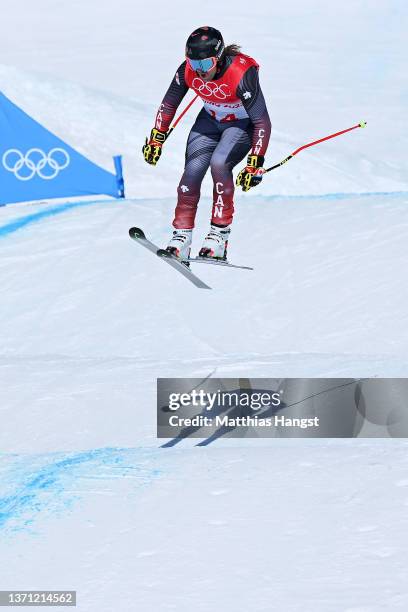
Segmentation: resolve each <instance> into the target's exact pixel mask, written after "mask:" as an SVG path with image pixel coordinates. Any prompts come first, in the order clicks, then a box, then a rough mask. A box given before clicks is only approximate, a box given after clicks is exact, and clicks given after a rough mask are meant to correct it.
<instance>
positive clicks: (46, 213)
mask: <svg viewBox="0 0 408 612" xmlns="http://www.w3.org/2000/svg"><path fill="white" fill-rule="evenodd" d="M111 203H114V204H116V205H117V204H118V201H117V200H88V201H86V202H67V203H66V204H60V205H58V206H53V207H52V208H47V209H45V210H40V211H39V212H36V213H32V214H31V215H25V216H24V217H19V218H18V219H15V221H10V222H9V223H6V224H5V225H0V238H5V237H6V236H8V235H9V234H13V233H14V232H16V231H17V230H19V229H22V228H23V227H26V226H27V225H32V224H33V223H38V222H39V221H42V220H43V219H46V218H47V217H54V216H56V215H60V214H62V213H64V212H67V211H68V210H71V209H72V208H82V207H84V206H92V205H94V204H104V205H106V204H111Z"/></svg>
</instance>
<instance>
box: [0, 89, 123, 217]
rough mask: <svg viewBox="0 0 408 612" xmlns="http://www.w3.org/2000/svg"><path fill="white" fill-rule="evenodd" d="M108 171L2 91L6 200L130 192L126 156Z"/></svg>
mask: <svg viewBox="0 0 408 612" xmlns="http://www.w3.org/2000/svg"><path fill="white" fill-rule="evenodd" d="M114 162H115V171H116V174H112V173H110V172H107V171H106V170H104V169H103V168H101V167H100V166H97V165H96V164H94V163H93V162H91V161H90V160H89V159H87V158H86V157H84V156H83V155H81V154H80V153H78V152H77V151H75V149H73V148H72V147H70V146H69V145H67V144H66V143H65V142H64V141H63V140H60V139H59V138H58V137H57V136H55V135H54V134H52V133H51V132H49V131H48V130H47V129H46V128H44V127H43V126H42V125H40V124H39V123H37V121H34V119H32V118H31V117H30V116H29V115H27V114H26V113H25V112H24V111H22V110H21V109H20V108H18V106H16V105H15V104H13V103H12V102H11V101H10V100H9V99H8V98H6V96H4V95H3V94H2V93H1V92H0V205H2V204H9V203H11V202H25V201H30V200H44V199H49V198H61V197H73V196H94V195H99V194H104V195H110V196H113V197H114V198H123V197H124V184H123V176H122V164H121V157H120V156H116V157H115V158H114Z"/></svg>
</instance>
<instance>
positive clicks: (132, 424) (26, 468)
mask: <svg viewBox="0 0 408 612" xmlns="http://www.w3.org/2000/svg"><path fill="white" fill-rule="evenodd" d="M6 4H7V6H6ZM3 8H4V11H3V12H4V15H3V17H2V19H1V21H0V88H1V90H2V91H3V92H4V93H5V95H7V96H8V97H10V98H11V99H12V100H13V101H14V102H15V103H16V104H18V105H20V106H21V107H22V108H23V109H24V110H25V111H26V112H28V113H30V114H32V116H33V117H34V118H36V119H37V120H39V121H40V122H42V123H43V124H44V125H46V126H47V128H48V129H50V130H51V131H54V132H55V133H56V134H57V135H58V136H60V137H61V138H63V139H65V140H66V141H67V142H69V143H70V144H71V145H72V146H74V147H76V148H77V149H78V150H79V151H81V152H82V153H84V154H86V155H87V156H89V157H90V158H91V159H92V160H93V161H95V162H97V163H99V164H101V165H103V166H104V167H106V168H107V169H111V166H112V161H111V157H112V155H114V154H116V153H122V154H123V155H124V166H125V178H126V183H127V196H128V199H127V200H126V201H123V202H117V201H104V202H100V203H93V204H87V205H85V206H78V207H75V208H72V209H69V210H66V211H65V212H61V214H50V215H49V216H48V217H43V218H41V219H40V220H38V222H36V223H30V224H28V225H27V226H25V227H23V228H21V229H19V230H18V231H15V232H10V231H9V230H7V229H4V228H5V226H7V224H9V223H11V222H13V221H16V220H18V219H20V220H21V219H22V218H23V217H26V216H27V215H31V214H34V213H37V212H41V211H46V210H48V211H49V212H50V213H51V212H52V210H53V209H54V208H55V207H56V206H59V205H58V204H55V203H53V202H48V203H37V204H18V205H11V206H7V207H4V208H1V209H0V250H1V258H0V287H1V302H0V314H1V317H0V339H1V345H0V418H1V437H0V441H1V446H0V451H1V453H2V454H1V455H0V459H1V460H0V471H1V479H0V529H1V535H2V540H1V545H0V553H1V561H0V589H25V590H27V589H76V590H77V591H78V605H77V608H78V610H80V611H81V612H85V611H92V612H94V611H95V612H105V611H106V612H108V611H115V612H127V611H130V610H142V611H143V612H161V611H166V610H175V611H177V612H190V611H191V610H193V609H194V610H198V611H203V612H204V611H205V612H209V611H211V612H212V611H214V610H217V611H218V610H225V611H226V612H244V611H247V610H251V611H253V612H261V611H270V610H273V611H275V610H276V611H278V612H281V611H282V612H286V611H289V612H291V611H298V610H299V611H300V610H302V612H304V611H306V612H309V611H310V612H379V611H383V610H390V611H391V610H392V611H393V610H406V609H407V607H408V595H407V589H406V578H407V576H406V544H407V538H406V530H407V524H406V515H407V508H408V473H407V459H406V450H407V444H406V442H405V441H403V440H400V441H398V440H367V439H366V440H333V441H328V440H309V441H308V440H305V439H302V440H300V439H299V440H294V439H291V440H277V439H272V440H266V441H262V442H261V441H259V440H252V441H248V440H245V441H244V440H242V441H239V440H238V441H237V440H234V441H232V440H228V439H221V440H219V441H217V442H215V443H214V444H213V445H211V446H208V447H206V448H196V447H195V446H194V444H195V443H197V441H198V440H195V441H194V440H193V441H185V442H184V443H182V444H179V445H178V446H177V448H173V449H161V448H160V441H158V440H157V439H156V437H155V419H156V407H155V384H156V377H157V376H162V377H164V376H179V377H188V376H195V377H201V376H207V375H208V374H210V373H214V375H215V376H230V377H237V378H238V377H241V376H250V377H256V376H267V377H290V376H331V377H335V376H341V377H350V376H351V377H357V376H407V375H408V366H407V353H408V351H407V341H408V325H407V323H408V321H407V319H408V316H407V311H408V309H407V303H408V288H407V275H406V270H407V264H408V254H407V237H408V209H407V205H408V183H407V166H408V162H407V155H406V151H407V144H408V142H407V140H408V139H407V129H406V116H405V115H406V107H407V101H408V95H407V91H408V90H407V78H408V77H407V74H408V73H407V70H406V40H405V37H406V31H407V26H408V23H407V21H408V20H407V13H408V9H407V7H406V4H405V3H404V2H402V1H397V0H392V1H385V0H377V1H376V2H372V1H371V2H370V1H368V0H348V1H347V2H345V3H337V2H336V3H327V2H323V1H318V0H311V1H310V2H304V1H300V0H296V1H295V0H292V1H289V2H280V1H279V2H273V3H262V4H258V5H256V4H252V5H250V4H249V3H248V2H242V1H240V0H238V1H236V2H234V3H232V2H228V3H222V4H221V3H219V2H214V1H213V0H207V1H206V2H205V3H191V2H187V0H176V1H174V2H172V3H167V2H159V3H148V4H146V5H145V4H143V5H141V4H140V5H138V4H136V3H135V2H134V1H131V0H116V2H111V1H109V2H108V1H105V0H98V1H97V0H81V1H79V0H71V2H69V3H68V2H62V1H56V0H37V1H36V2H29V1H28V0H22V1H20V2H19V3H14V4H11V5H10V4H9V3H4V7H3ZM205 23H210V24H211V25H215V26H216V27H219V28H220V29H221V30H222V31H223V33H224V35H225V39H226V41H227V42H238V43H240V44H242V46H243V51H244V52H246V53H248V54H249V55H252V56H254V57H255V58H256V59H257V60H258V61H259V62H260V64H261V73H260V78H261V83H262V87H263V90H264V92H265V96H266V99H267V103H268V107H269V110H270V115H271V119H272V124H273V132H272V139H271V144H270V148H269V151H268V157H267V161H268V164H269V162H270V164H272V163H274V162H277V161H280V160H281V159H282V158H283V157H285V156H286V155H287V154H289V153H290V152H291V151H293V150H294V149H295V148H297V147H298V146H300V145H302V144H304V143H305V142H308V141H310V140H314V139H316V138H319V137H322V136H324V135H326V134H329V133H331V132H334V131H337V130H341V129H344V128H347V127H349V126H351V125H354V124H355V123H357V122H359V121H360V120H362V119H365V120H367V122H368V126H367V128H366V129H365V130H360V129H359V130H355V131H354V132H352V133H350V134H347V135H345V136H343V137H340V138H337V139H334V140H332V141H330V142H326V143H323V144H321V145H319V146H317V147H314V148H312V149H310V150H307V151H304V152H302V153H300V154H299V156H298V157H296V158H295V159H293V160H291V161H290V162H289V163H288V164H286V165H285V166H283V167H282V168H280V169H278V170H276V171H274V172H273V173H271V174H270V175H268V176H267V177H266V178H265V180H264V181H263V183H262V185H261V186H260V187H258V188H257V189H256V190H253V193H249V194H245V195H244V194H242V193H237V197H236V217H235V221H234V228H233V233H232V234H231V242H230V259H231V261H232V262H235V263H237V264H239V263H242V264H247V265H252V266H253V267H254V268H255V270H254V272H247V271H238V270H223V269H218V268H217V269H207V268H205V269H204V266H202V267H200V268H198V267H197V273H199V274H200V276H201V277H202V278H203V280H205V281H206V282H207V283H208V284H210V285H211V286H212V287H213V291H211V292H210V291H200V290H197V289H195V288H194V287H192V286H190V285H189V284H188V283H187V282H186V280H185V279H184V278H182V277H180V276H179V275H178V274H177V273H176V272H174V271H173V270H172V269H170V268H169V267H168V266H166V265H165V264H164V263H163V262H160V261H159V260H157V261H156V259H155V258H154V257H152V256H151V255H150V253H147V252H145V251H143V250H142V249H141V248H139V247H138V246H137V245H136V244H134V243H133V242H132V241H131V240H129V238H128V236H127V231H128V228H129V227H130V226H132V225H138V226H141V227H143V228H145V230H146V233H147V234H148V235H149V237H151V238H152V239H153V240H154V241H156V242H157V243H160V244H165V241H166V240H167V239H168V236H169V233H170V231H171V227H170V223H171V219H172V214H173V209H174V206H175V191H176V186H177V183H178V180H179V177H180V174H181V171H182V165H183V157H184V143H185V140H186V136H187V133H188V130H189V127H190V126H191V124H192V122H193V120H194V117H195V115H196V113H197V112H198V109H199V106H200V104H199V103H198V102H196V104H195V106H194V107H193V109H192V111H190V113H189V114H188V115H187V116H186V117H185V119H183V121H182V123H181V124H180V125H179V127H177V129H176V131H175V132H174V134H173V135H172V137H171V141H170V140H169V141H168V143H166V145H165V149H164V153H163V156H162V159H161V160H160V163H159V165H158V166H157V167H156V168H151V167H148V166H147V165H146V164H145V163H144V162H143V159H142V155H141V146H142V144H143V141H144V138H145V136H146V135H147V134H148V133H149V130H150V128H151V127H152V122H153V119H154V114H155V111H156V108H157V106H158V104H159V102H160V100H161V98H162V96H163V94H164V92H165V90H166V88H167V86H168V83H169V81H170V79H171V77H172V75H173V73H174V70H175V69H176V67H177V66H178V65H179V63H180V62H181V61H182V60H183V50H184V42H185V39H186V37H187V35H188V34H189V33H190V32H191V31H192V30H193V29H194V27H196V26H199V25H203V24H205ZM188 99H190V98H189V97H188V98H186V101H187V100H188ZM210 196H211V183H210V180H209V178H208V177H207V179H206V180H205V182H204V185H203V200H202V202H201V206H200V210H199V216H198V224H197V229H196V236H195V242H194V246H195V248H196V249H197V248H198V247H199V246H200V242H201V239H202V236H203V234H204V233H205V232H206V230H207V227H208V217H209V211H210V205H211V203H210V199H209V198H210ZM50 609H53V610H54V609H57V608H50Z"/></svg>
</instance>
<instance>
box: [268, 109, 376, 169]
mask: <svg viewBox="0 0 408 612" xmlns="http://www.w3.org/2000/svg"><path fill="white" fill-rule="evenodd" d="M366 125H367V122H366V121H360V123H357V125H353V127H350V128H347V130H342V131H341V132H336V133H335V134H330V136H325V137H324V138H319V140H314V141H313V142H309V143H308V144H305V145H303V146H302V147H299V148H298V149H296V151H293V153H291V154H290V155H288V156H287V157H285V159H282V161H281V162H279V163H278V164H275V165H274V166H271V167H270V168H267V169H266V170H265V172H264V174H266V173H267V172H270V171H271V170H275V168H279V166H283V164H286V162H288V161H289V160H290V159H292V157H295V155H297V154H298V153H300V151H303V149H307V148H308V147H313V145H316V144H319V142H324V141H325V140H329V139H330V138H335V137H336V136H340V135H341V134H345V133H346V132H351V130H355V129H356V128H359V127H361V128H364V127H365V126H366Z"/></svg>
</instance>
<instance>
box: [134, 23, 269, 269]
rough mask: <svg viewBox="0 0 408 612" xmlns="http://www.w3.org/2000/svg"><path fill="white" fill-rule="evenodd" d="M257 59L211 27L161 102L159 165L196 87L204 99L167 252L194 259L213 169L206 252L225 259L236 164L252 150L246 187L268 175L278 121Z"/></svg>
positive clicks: (153, 160) (156, 138)
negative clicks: (200, 208) (203, 195)
mask: <svg viewBox="0 0 408 612" xmlns="http://www.w3.org/2000/svg"><path fill="white" fill-rule="evenodd" d="M258 70H259V65H258V64H257V62H256V61H255V60H254V59H252V58H251V57H249V56H248V55H244V54H243V53H241V52H240V47H239V46H237V45H229V46H227V47H225V45H224V41H223V38H222V35H221V33H220V32H219V31H218V30H216V29H215V28H212V27H209V26H206V27H201V28H198V29H197V30H195V31H194V32H193V33H192V34H191V35H190V36H189V38H188V40H187V44H186V60H185V61H184V62H183V63H182V64H181V65H180V67H179V68H178V70H177V72H176V74H175V76H174V78H173V80H172V82H171V84H170V87H169V89H168V90H167V93H166V95H165V96H164V99H163V101H162V103H161V105H160V108H159V110H158V113H157V116H156V122H155V126H154V128H153V129H152V130H151V134H150V139H149V140H148V139H146V143H145V145H144V146H143V155H144V158H145V160H146V162H147V163H148V164H152V165H156V164H157V162H158V161H159V159H160V155H161V151H162V147H163V144H164V143H165V141H166V138H167V136H168V133H169V129H170V124H171V121H172V120H173V117H174V115H175V113H176V110H177V108H178V106H179V104H180V103H181V101H182V99H183V98H184V96H185V95H186V93H187V91H188V90H189V88H190V89H192V90H193V91H194V92H195V93H196V94H198V95H199V96H200V98H201V99H202V101H203V102H204V107H203V108H202V110H201V111H200V112H199V114H198V116H197V118H196V121H195V123H194V125H193V127H192V128H191V131H190V134H189V136H188V141H187V147H186V156H185V167H184V173H183V176H182V177H181V181H180V183H179V186H178V188H177V193H178V199H177V206H176V210H175V217H174V221H173V227H174V228H175V229H174V231H173V236H172V238H171V240H170V242H169V244H168V246H167V249H166V250H167V251H169V252H170V253H172V254H173V255H175V256H177V257H179V258H181V259H183V260H187V259H188V258H189V255H190V247H191V241H192V231H193V228H194V220H195V216H196V212H197V205H198V201H199V199H200V187H201V183H202V181H203V178H204V175H205V173H206V172H207V170H208V168H209V167H211V174H212V178H213V182H214V189H213V207H212V217H211V227H210V231H209V233H208V235H207V236H206V238H205V240H204V243H203V245H202V248H201V250H200V252H199V257H209V258H215V259H223V260H225V259H226V257H227V247H228V237H229V234H230V231H231V223H232V218H233V214H234V201H233V196H234V179H233V175H232V170H233V168H234V167H235V166H236V165H237V164H238V163H239V162H240V161H241V160H242V159H243V158H244V157H245V155H247V154H248V153H249V155H248V158H247V164H246V166H245V168H244V169H243V170H241V171H240V172H239V174H238V177H237V185H238V186H240V187H242V189H243V191H248V190H249V189H250V188H251V187H255V186H256V185H258V184H259V183H260V182H261V180H262V175H263V173H264V169H263V164H264V156H265V153H266V149H267V147H268V143H269V138H270V132H271V122H270V119H269V115H268V111H267V108H266V104H265V99H264V96H263V94H262V91H261V87H260V84H259V78H258Z"/></svg>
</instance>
